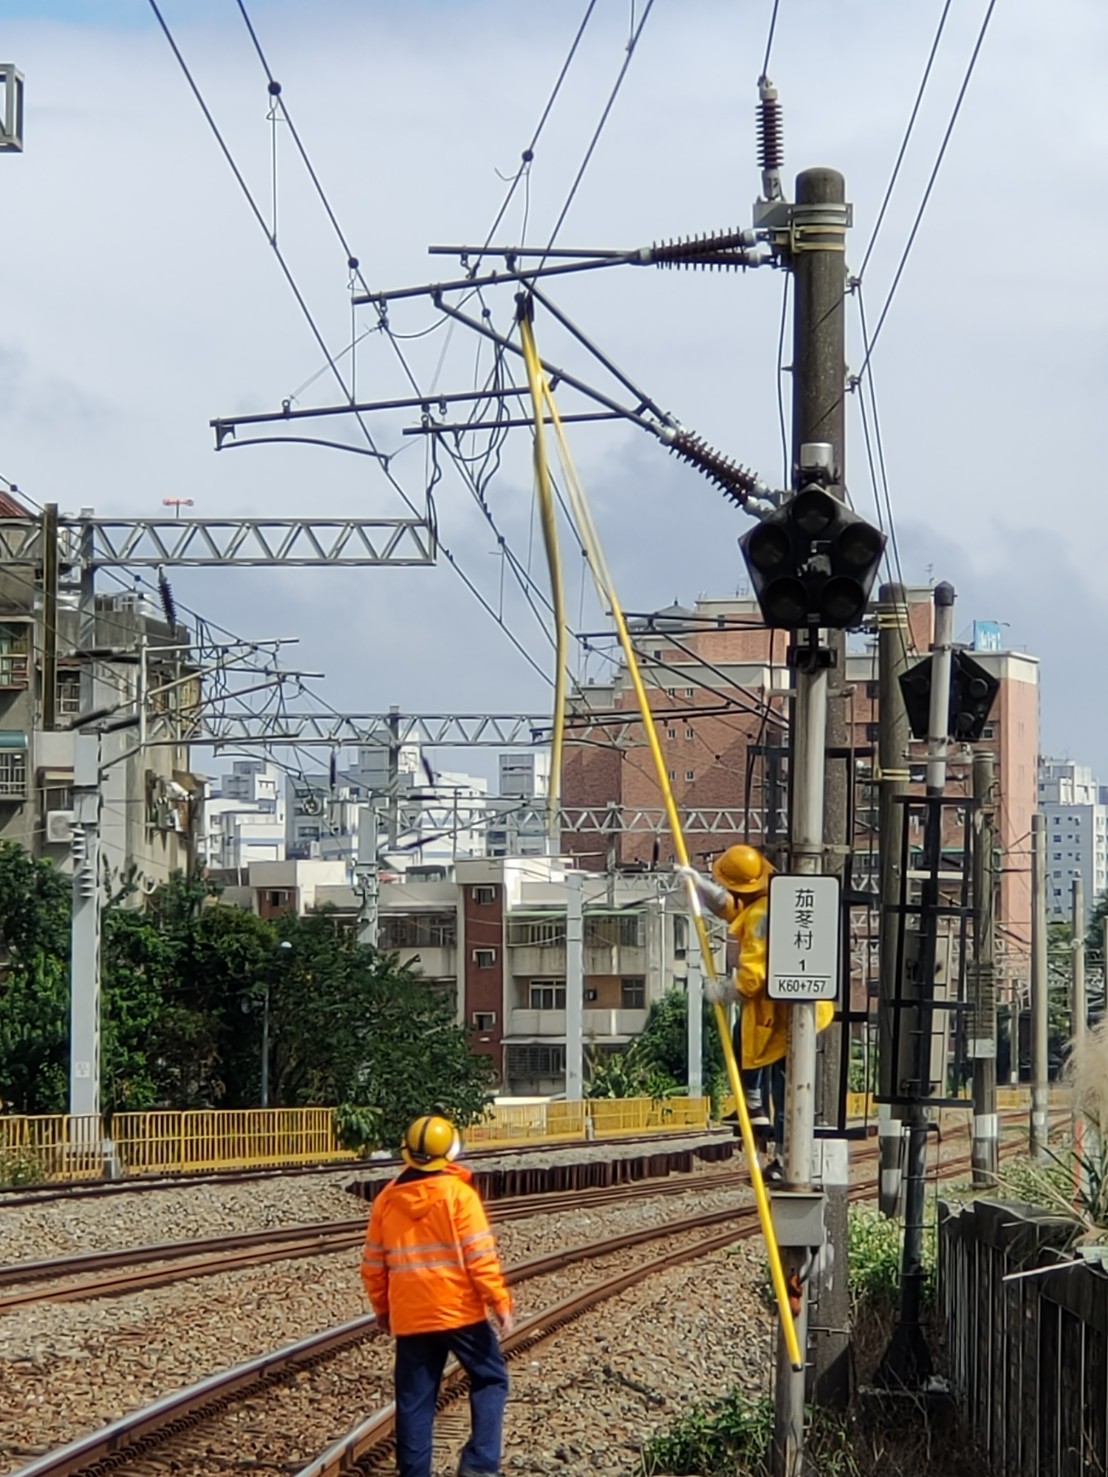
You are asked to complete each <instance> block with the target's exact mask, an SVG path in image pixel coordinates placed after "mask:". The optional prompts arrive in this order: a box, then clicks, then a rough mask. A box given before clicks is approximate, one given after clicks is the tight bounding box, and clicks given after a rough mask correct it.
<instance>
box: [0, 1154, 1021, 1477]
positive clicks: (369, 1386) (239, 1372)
mask: <svg viewBox="0 0 1108 1477" xmlns="http://www.w3.org/2000/svg"><path fill="white" fill-rule="evenodd" d="M1015 1147H1016V1146H1014V1145H1011V1146H1008V1147H1007V1149H1006V1150H1005V1151H1004V1152H1005V1153H1007V1154H1010V1153H1011V1152H1013V1151H1014V1149H1015ZM866 1157H867V1158H870V1157H872V1155H867V1156H866ZM969 1168H970V1160H969V1156H968V1154H962V1155H959V1156H958V1157H956V1158H952V1159H948V1160H947V1161H946V1162H945V1163H944V1164H943V1165H942V1166H941V1169H940V1174H941V1176H942V1177H943V1178H951V1177H954V1176H957V1175H959V1174H964V1173H966V1172H967V1171H968V1170H969ZM721 1178H722V1177H714V1178H713V1184H714V1185H716V1184H719V1182H720V1179H721ZM735 1178H736V1179H737V1178H739V1177H738V1176H735ZM621 1188H626V1187H621ZM687 1188H689V1186H688V1185H687V1184H682V1185H677V1186H674V1187H673V1188H672V1189H671V1188H670V1187H669V1186H668V1185H666V1186H658V1185H644V1186H636V1187H635V1192H636V1193H639V1194H643V1193H650V1192H654V1193H656V1192H657V1191H658V1190H659V1189H663V1190H665V1191H668V1192H669V1193H675V1192H676V1191H677V1190H678V1189H687ZM875 1189H876V1180H875V1179H872V1178H867V1179H865V1180H862V1181H859V1182H858V1183H856V1184H855V1185H854V1186H853V1188H852V1190H851V1196H852V1198H854V1199H857V1198H860V1197H863V1196H866V1195H869V1194H872V1193H873V1191H874V1190H875ZM601 1193H603V1192H593V1194H594V1197H595V1199H599V1198H600V1194H601ZM538 1198H543V1199H548V1200H549V1199H552V1198H556V1197H538ZM606 1198H615V1197H614V1196H613V1194H612V1192H611V1191H609V1192H606ZM565 1199H566V1197H565V1196H562V1197H561V1200H562V1203H563V1205H564V1204H565ZM585 1199H586V1197H585V1196H581V1197H576V1198H575V1207H574V1208H577V1206H578V1204H579V1203H580V1202H581V1201H584V1200H585ZM594 1203H595V1202H594ZM508 1208H509V1207H506V1206H501V1207H498V1210H500V1211H503V1210H506V1209H508ZM511 1209H512V1210H513V1211H515V1212H516V1213H517V1214H523V1213H534V1210H533V1208H530V1207H529V1208H528V1209H527V1210H526V1211H524V1209H523V1208H522V1207H515V1206H513V1207H511ZM700 1232H706V1233H707V1234H704V1235H700V1234H699V1233H700ZM758 1233H759V1226H758V1221H757V1215H756V1212H755V1210H754V1208H753V1206H744V1207H740V1208H737V1209H729V1210H720V1211H712V1212H709V1213H706V1214H705V1215H702V1216H697V1217H692V1218H686V1219H682V1220H675V1221H669V1222H665V1223H661V1224H658V1225H655V1226H652V1227H649V1228H646V1229H643V1230H638V1231H634V1232H630V1233H627V1234H626V1235H623V1236H619V1237H607V1238H605V1239H604V1240H603V1241H601V1242H596V1243H589V1244H585V1245H581V1246H577V1247H573V1248H569V1249H566V1250H563V1251H559V1252H557V1253H554V1254H552V1255H548V1256H544V1257H540V1258H536V1259H533V1260H532V1261H529V1262H526V1263H521V1264H519V1265H517V1266H515V1267H513V1268H511V1269H509V1270H508V1272H507V1275H508V1278H509V1280H510V1281H511V1282H512V1283H513V1284H518V1283H520V1282H524V1281H527V1280H530V1279H533V1278H537V1277H541V1276H545V1275H549V1274H551V1273H556V1272H558V1271H561V1270H564V1269H565V1268H568V1267H570V1266H572V1265H574V1264H576V1263H580V1262H587V1261H593V1262H595V1261H599V1260H601V1259H603V1258H606V1257H611V1256H618V1255H619V1254H620V1253H622V1252H625V1251H632V1250H634V1249H636V1248H638V1247H641V1246H643V1245H646V1244H648V1243H649V1242H651V1241H658V1240H662V1239H666V1240H669V1241H670V1242H671V1245H670V1246H669V1247H667V1249H666V1251H665V1252H664V1253H663V1254H662V1255H660V1256H657V1257H654V1258H652V1259H650V1260H647V1261H643V1260H642V1259H641V1258H640V1257H636V1258H635V1259H634V1263H633V1265H632V1266H631V1267H629V1268H627V1267H624V1268H621V1269H619V1270H617V1271H616V1272H615V1273H614V1274H613V1275H609V1276H608V1277H606V1278H605V1279H603V1280H601V1281H600V1282H597V1283H594V1284H592V1285H590V1286H588V1287H586V1288H583V1289H576V1290H575V1291H574V1292H573V1293H572V1295H571V1296H569V1297H563V1298H560V1299H558V1300H557V1301H556V1302H555V1303H553V1304H552V1305H551V1306H550V1307H548V1308H546V1309H544V1310H543V1311H542V1312H541V1313H539V1314H536V1315H535V1316H533V1317H530V1318H528V1319H527V1320H525V1321H524V1322H523V1323H522V1324H521V1325H520V1326H519V1327H518V1329H517V1330H516V1332H515V1333H514V1334H513V1335H512V1337H511V1338H510V1339H507V1340H505V1341H504V1349H505V1353H506V1355H507V1356H508V1357H509V1358H518V1357H519V1356H520V1355H521V1354H524V1353H526V1352H528V1351H529V1350H531V1349H533V1348H535V1347H536V1346H537V1345H538V1344H539V1343H541V1342H542V1341H543V1340H545V1339H548V1338H550V1337H551V1336H552V1335H553V1334H554V1333H556V1332H557V1331H558V1330H559V1329H561V1328H563V1327H565V1326H566V1325H567V1324H569V1323H571V1322H572V1321H574V1320H575V1319H576V1318H579V1317H580V1316H582V1315H583V1314H584V1313H586V1312H588V1311H589V1310H590V1309H592V1308H595V1307H597V1306H598V1305H599V1304H600V1303H602V1302H603V1301H605V1300H607V1299H609V1298H612V1297H616V1296H618V1295H619V1294H620V1293H621V1292H623V1291H625V1290H627V1289H628V1288H630V1287H632V1286H634V1285H635V1284H636V1283H639V1282H642V1281H643V1280H645V1279H647V1278H649V1277H653V1276H657V1275H659V1274H660V1273H662V1272H664V1271H666V1270H667V1269H669V1268H671V1267H674V1266H676V1265H679V1264H680V1263H682V1262H686V1261H689V1260H693V1259H695V1258H698V1257H702V1256H706V1255H708V1254H710V1253H711V1252H713V1251H718V1250H720V1249H722V1248H724V1247H726V1246H728V1245H730V1244H732V1243H734V1242H735V1241H739V1240H744V1239H747V1238H750V1237H754V1236H756V1235H757V1234H758ZM691 1235H696V1237H697V1239H695V1240H692V1241H689V1240H688V1239H687V1238H689V1237H690V1236H691ZM678 1238H681V1239H682V1240H683V1241H684V1244H682V1245H675V1244H672V1243H674V1242H675V1241H676V1240H677V1239H678ZM367 1347H372V1348H374V1349H375V1351H376V1352H377V1353H379V1355H380V1358H379V1360H378V1361H377V1363H376V1364H375V1365H374V1366H373V1368H372V1369H370V1368H368V1367H367V1365H366V1361H365V1359H364V1357H362V1358H361V1359H360V1361H359V1351H363V1353H364V1350H365V1349H366V1348H367ZM386 1350H387V1345H386V1344H385V1341H384V1340H382V1339H380V1338H379V1336H378V1335H377V1334H376V1331H375V1328H374V1324H373V1320H372V1318H370V1317H362V1318H358V1319H354V1320H352V1321H351V1322H349V1323H345V1324H342V1325H340V1326H339V1327H337V1328H332V1329H328V1330H326V1331H325V1332H323V1333H320V1334H315V1335H313V1336H312V1337H310V1338H308V1339H305V1340H302V1341H301V1342H300V1343H298V1344H294V1345H291V1346H289V1347H287V1348H285V1349H281V1350H278V1351H276V1352H274V1353H270V1354H267V1355H264V1356H262V1357H261V1358H258V1359H254V1360H251V1361H249V1362H248V1363H246V1364H242V1365H239V1366H237V1367H236V1368H234V1369H232V1370H229V1371H225V1372H223V1373H221V1374H219V1375H215V1376H213V1377H211V1378H209V1379H207V1380H204V1381H202V1382H201V1383H200V1384H198V1385H194V1386H191V1387H189V1388H188V1389H186V1390H183V1391H180V1392H178V1393H176V1394H174V1395H172V1396H169V1397H166V1398H164V1399H162V1400H160V1401H157V1402H156V1403H155V1404H153V1405H151V1406H148V1407H145V1408H144V1409H142V1410H139V1411H136V1412H134V1413H132V1414H130V1415H128V1416H126V1417H124V1418H123V1419H122V1420H119V1421H116V1422H114V1423H113V1424H112V1425H110V1426H107V1427H104V1428H103V1429H102V1430H100V1431H96V1432H93V1433H90V1434H89V1435H87V1436H84V1437H82V1438H79V1439H78V1440H76V1441H74V1442H72V1443H70V1444H69V1445H68V1446H66V1447H63V1448H60V1449H59V1450H58V1451H55V1452H52V1453H49V1454H48V1455H46V1456H43V1457H41V1458H39V1459H37V1460H36V1461H34V1462H32V1463H31V1464H30V1465H29V1466H26V1467H24V1468H22V1469H21V1470H20V1472H18V1473H17V1474H15V1477H94V1474H95V1477H102V1474H105V1473H107V1472H113V1473H119V1474H121V1477H131V1474H133V1477H139V1474H140V1473H143V1474H145V1473H149V1472H151V1471H152V1470H155V1469H161V1470H167V1469H168V1470H173V1471H174V1472H176V1473H180V1474H183V1477H187V1474H189V1473H195V1474H196V1477H201V1474H211V1473H214V1472H218V1471H220V1470H225V1469H227V1470H229V1469H230V1468H231V1467H236V1468H240V1469H241V1467H242V1465H243V1461H244V1458H243V1455H242V1451H241V1446H242V1442H243V1441H246V1442H248V1443H250V1444H251V1451H252V1455H251V1456H250V1458H249V1460H248V1461H247V1463H246V1464H247V1465H248V1466H249V1467H250V1468H251V1470H253V1471H255V1472H258V1473H265V1472H267V1471H272V1472H274V1473H278V1472H280V1473H282V1474H288V1473H290V1472H292V1471H294V1470H296V1468H295V1462H293V1461H290V1452H294V1451H295V1449H296V1446H297V1443H298V1442H299V1441H301V1440H302V1439H303V1438H304V1434H305V1429H306V1428H305V1419H306V1409H310V1410H311V1412H312V1414H313V1415H315V1416H316V1417H317V1418H318V1416H319V1414H320V1411H321V1406H322V1405H324V1404H325V1402H326V1400H327V1398H330V1397H334V1398H336V1399H337V1400H338V1402H339V1406H340V1408H349V1403H350V1402H351V1401H352V1400H353V1401H356V1402H358V1403H360V1404H361V1405H362V1406H363V1407H364V1405H365V1404H366V1402H367V1400H368V1399H372V1398H373V1396H374V1393H376V1396H377V1398H378V1399H380V1400H381V1402H382V1403H381V1408H380V1409H378V1410H377V1412H376V1413H375V1414H374V1415H373V1416H371V1417H370V1418H369V1419H368V1420H366V1421H364V1422H362V1423H361V1424H360V1425H359V1426H357V1427H356V1428H354V1429H353V1430H351V1431H348V1432H347V1433H346V1434H345V1435H343V1436H342V1437H341V1438H340V1439H339V1440H338V1441H332V1444H331V1445H330V1446H328V1447H327V1450H326V1451H325V1452H324V1453H323V1455H321V1456H318V1457H316V1458H314V1459H313V1460H312V1461H310V1462H309V1463H308V1464H307V1465H306V1466H304V1467H303V1468H301V1469H299V1471H298V1477H339V1474H340V1473H348V1472H352V1471H359V1472H363V1473H368V1472H372V1471H373V1470H375V1469H376V1468H377V1467H379V1466H380V1464H381V1463H382V1462H384V1461H385V1460H386V1459H387V1457H388V1455H389V1453H390V1450H391V1442H392V1439H393V1420H394V1412H393V1409H392V1407H391V1405H389V1404H386V1403H384V1397H385V1396H387V1393H388V1387H389V1378H390V1371H389V1369H388V1367H387V1365H388V1359H387V1353H386ZM344 1361H346V1362H345V1363H344ZM320 1384H322V1386H323V1390H322V1392H321V1390H320V1389H318V1388H317V1386H318V1385H320ZM463 1391H464V1378H463V1376H462V1375H461V1373H460V1371H457V1370H455V1371H453V1372H452V1373H450V1374H449V1375H448V1378H447V1379H446V1380H445V1381H444V1386H443V1396H442V1404H443V1405H444V1406H445V1405H447V1404H449V1403H451V1402H452V1401H453V1400H455V1399H457V1398H458V1397H459V1396H460V1395H461V1394H462V1393H463ZM305 1401H307V1406H306V1405H305ZM221 1442H228V1443H230V1448H231V1451H230V1452H229V1453H228V1454H226V1455H224V1454H223V1453H220V1452H219V1446H220V1443H221ZM274 1443H276V1447H277V1450H275V1451H270V1449H269V1448H271V1447H272V1446H273V1444H274ZM320 1444H323V1443H320ZM317 1449H318V1448H317ZM155 1450H156V1456H155V1457H154V1458H153V1460H151V1453H153V1452H155ZM236 1452H237V1455H235V1453H236Z"/></svg>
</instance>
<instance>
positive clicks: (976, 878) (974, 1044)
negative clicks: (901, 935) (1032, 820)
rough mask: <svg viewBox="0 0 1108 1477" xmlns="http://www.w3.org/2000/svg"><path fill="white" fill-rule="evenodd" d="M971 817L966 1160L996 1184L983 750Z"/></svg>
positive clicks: (989, 826) (988, 814) (991, 821)
mask: <svg viewBox="0 0 1108 1477" xmlns="http://www.w3.org/2000/svg"><path fill="white" fill-rule="evenodd" d="M973 796H974V799H975V800H976V801H977V812H976V814H975V816H974V849H973V903H974V907H975V909H976V916H975V919H974V927H973V966H972V970H971V974H970V979H971V983H972V987H973V1015H972V1017H971V1024H970V1039H969V1056H970V1059H971V1060H972V1062H973V1140H972V1144H971V1148H970V1158H971V1160H972V1163H973V1182H974V1184H975V1185H991V1184H995V1183H996V1172H997V1167H998V1159H997V1117H996V921H995V909H996V761H995V759H994V757H993V755H992V754H989V753H986V752H985V751H984V750H983V749H978V750H975V752H974V756H973Z"/></svg>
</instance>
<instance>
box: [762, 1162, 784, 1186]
mask: <svg viewBox="0 0 1108 1477" xmlns="http://www.w3.org/2000/svg"><path fill="white" fill-rule="evenodd" d="M762 1178H763V1179H764V1180H765V1182H766V1184H767V1185H783V1184H784V1183H785V1171H784V1169H783V1168H782V1165H781V1161H780V1159H771V1160H770V1161H769V1163H768V1164H767V1165H766V1167H765V1169H763V1170H762Z"/></svg>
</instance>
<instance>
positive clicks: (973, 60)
mask: <svg viewBox="0 0 1108 1477" xmlns="http://www.w3.org/2000/svg"><path fill="white" fill-rule="evenodd" d="M995 9H996V0H989V3H988V6H987V8H986V10H985V15H984V18H983V19H982V21H981V28H980V30H979V31H978V33H977V40H976V41H975V43H974V47H973V51H972V53H971V54H970V59H969V63H968V65H967V67H966V72H965V76H964V77H963V78H962V85H961V87H960V88H959V89H958V96H957V98H956V99H955V102H954V108H953V110H952V112H951V115H950V121H949V122H948V124H947V126H946V131H945V133H944V134H943V138H942V143H941V144H940V145H939V152H938V154H937V155H936V156H935V163H934V165H933V167H932V170H931V174H930V176H929V178H928V181H927V186H926V188H925V189H924V192H923V198H922V199H921V201H920V204H919V209H918V210H917V211H916V216H915V219H914V221H913V222H912V229H911V230H910V231H909V233H908V240H907V241H906V242H905V245H904V251H903V252H902V254H901V257H900V261H899V262H898V264H897V268H896V271H895V273H894V274H893V280H892V283H891V284H890V286H889V291H888V293H887V295H886V297H885V302H884V304H883V305H882V308H881V313H880V315H879V317H878V319H877V324H876V326H875V328H874V330H873V337H872V338H871V339H870V344H869V349H868V350H867V352H866V356H865V359H864V360H863V361H862V366H861V368H860V369H859V371H858V377H859V379H861V377H862V376H863V375H864V374H865V373H866V370H867V368H868V366H869V361H870V356H871V355H872V354H873V351H874V349H875V348H876V347H877V341H878V339H880V337H881V331H882V329H883V328H884V326H885V321H886V319H887V318H888V316H889V309H890V308H891V307H892V304H893V299H894V297H895V296H896V290H897V288H898V287H899V286H900V280H901V278H902V277H903V275H904V269H905V267H906V266H907V264H908V258H909V256H910V255H911V252H912V247H913V246H914V244H915V240H916V236H917V235H918V233H919V228H920V225H921V223H922V221H923V216H924V212H925V211H926V209H927V203H928V201H929V200H930V199H931V192H932V190H933V189H934V187H935V181H936V180H937V179H938V177H939V170H940V169H941V167H942V163H943V159H944V158H945V157H946V150H947V145H948V144H949V143H950V140H951V137H952V135H953V133H954V126H955V124H956V123H957V122H958V115H959V113H960V112H961V110H962V103H963V102H964V101H965V97H966V92H967V91H968V89H969V84H970V80H971V78H972V77H973V73H974V68H975V67H976V66H977V59H978V57H979V56H980V54H981V48H982V46H983V45H984V42H985V36H986V34H987V32H988V29H989V22H990V21H991V20H992V17H993V11H994V10H995Z"/></svg>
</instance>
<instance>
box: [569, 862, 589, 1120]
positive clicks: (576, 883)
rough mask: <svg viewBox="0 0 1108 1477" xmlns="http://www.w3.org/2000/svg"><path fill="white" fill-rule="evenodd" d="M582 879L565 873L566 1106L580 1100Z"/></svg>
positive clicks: (583, 939) (582, 1081)
mask: <svg viewBox="0 0 1108 1477" xmlns="http://www.w3.org/2000/svg"><path fill="white" fill-rule="evenodd" d="M584 880H585V879H584V877H583V876H582V875H581V873H580V872H567V873H566V1102H567V1103H579V1102H580V1101H581V1099H582V1098H583V1097H584V1095H585V1094H584V1075H583V1071H582V1056H583V1053H584V1011H585V919H584V906H583V899H582V891H581V889H582V884H583V882H584Z"/></svg>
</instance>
